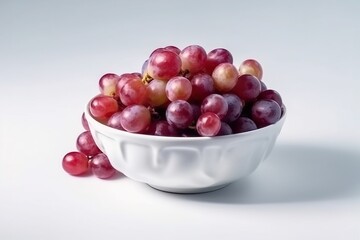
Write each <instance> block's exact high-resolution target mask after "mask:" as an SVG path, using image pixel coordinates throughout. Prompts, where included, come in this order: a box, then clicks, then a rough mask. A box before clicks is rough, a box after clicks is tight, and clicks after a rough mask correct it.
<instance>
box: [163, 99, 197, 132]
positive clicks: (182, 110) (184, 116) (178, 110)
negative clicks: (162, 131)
mask: <svg viewBox="0 0 360 240" xmlns="http://www.w3.org/2000/svg"><path fill="white" fill-rule="evenodd" d="M193 119H194V116H193V110H192V107H191V105H190V103H188V102H187V101H184V100H176V101H173V102H171V103H170V104H169V106H168V107H167V109H166V120H167V121H168V123H169V124H170V125H173V126H175V127H177V128H180V129H184V128H187V127H189V126H190V124H191V123H192V121H193Z"/></svg>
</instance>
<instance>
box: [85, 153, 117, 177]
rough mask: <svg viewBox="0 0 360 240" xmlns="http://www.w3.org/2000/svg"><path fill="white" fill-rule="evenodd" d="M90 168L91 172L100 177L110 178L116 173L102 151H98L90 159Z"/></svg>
mask: <svg viewBox="0 0 360 240" xmlns="http://www.w3.org/2000/svg"><path fill="white" fill-rule="evenodd" d="M90 168H91V171H92V172H93V174H94V175H95V176H97V177H98V178H101V179H107V178H110V177H112V176H113V175H114V174H115V173H116V170H115V169H114V168H113V166H112V165H111V163H110V161H109V159H108V157H107V156H106V155H105V154H104V153H99V154H97V155H95V156H94V157H93V158H92V159H91V161H90Z"/></svg>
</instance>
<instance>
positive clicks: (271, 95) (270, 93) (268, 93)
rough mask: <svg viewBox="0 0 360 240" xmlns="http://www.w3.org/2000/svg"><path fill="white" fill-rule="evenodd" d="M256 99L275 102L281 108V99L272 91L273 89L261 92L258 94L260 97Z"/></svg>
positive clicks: (278, 94)
mask: <svg viewBox="0 0 360 240" xmlns="http://www.w3.org/2000/svg"><path fill="white" fill-rule="evenodd" d="M258 99H259V100H260V99H272V100H274V101H275V102H277V103H278V104H279V106H282V105H283V103H282V99H281V96H280V93H278V92H277V91H275V90H273V89H268V90H265V91H263V92H261V93H260V95H259V96H258Z"/></svg>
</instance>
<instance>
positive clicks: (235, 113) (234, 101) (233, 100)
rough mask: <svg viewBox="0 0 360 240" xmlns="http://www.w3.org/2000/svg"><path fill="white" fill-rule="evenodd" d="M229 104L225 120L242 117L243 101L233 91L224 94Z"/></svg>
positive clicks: (230, 120)
mask: <svg viewBox="0 0 360 240" xmlns="http://www.w3.org/2000/svg"><path fill="white" fill-rule="evenodd" d="M223 97H224V98H225V100H226V102H227V104H228V111H227V113H226V115H225V117H224V119H223V121H225V122H229V123H230V122H233V121H235V120H236V119H238V118H239V117H240V114H241V112H242V109H243V103H242V101H241V100H240V98H239V97H238V96H237V95H235V94H232V93H226V94H223Z"/></svg>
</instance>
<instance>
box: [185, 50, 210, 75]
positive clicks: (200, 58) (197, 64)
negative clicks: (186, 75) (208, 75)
mask: <svg viewBox="0 0 360 240" xmlns="http://www.w3.org/2000/svg"><path fill="white" fill-rule="evenodd" d="M179 55H180V58H181V62H182V65H181V69H182V70H184V71H189V72H190V73H198V72H200V71H203V70H204V69H205V63H206V58H207V55H206V51H205V49H204V48H202V47H201V46H199V45H190V46H187V47H186V48H184V49H183V50H182V51H181V52H180V54H179Z"/></svg>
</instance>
